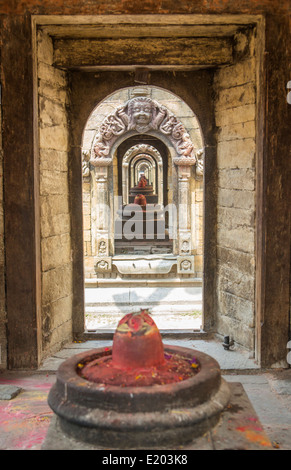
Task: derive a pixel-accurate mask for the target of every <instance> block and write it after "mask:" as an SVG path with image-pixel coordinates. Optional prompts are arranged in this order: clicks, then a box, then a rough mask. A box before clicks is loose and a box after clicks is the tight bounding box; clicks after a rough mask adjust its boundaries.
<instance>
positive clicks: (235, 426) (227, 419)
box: [42, 382, 273, 463]
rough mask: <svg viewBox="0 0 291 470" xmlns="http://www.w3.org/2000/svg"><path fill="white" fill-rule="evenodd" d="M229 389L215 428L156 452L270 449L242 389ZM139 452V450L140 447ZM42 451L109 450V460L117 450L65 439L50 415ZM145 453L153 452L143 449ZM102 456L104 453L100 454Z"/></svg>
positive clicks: (237, 385) (233, 385)
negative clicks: (227, 400)
mask: <svg viewBox="0 0 291 470" xmlns="http://www.w3.org/2000/svg"><path fill="white" fill-rule="evenodd" d="M229 386H230V390H231V399H230V402H229V405H228V406H227V408H226V409H225V411H224V412H223V413H222V415H221V418H220V421H219V422H218V424H217V425H216V426H215V427H213V428H209V429H208V431H207V432H206V433H205V434H204V435H203V436H202V437H199V438H196V439H194V440H193V441H192V442H191V443H190V444H187V445H185V446H178V447H177V448H175V447H170V448H167V447H163V448H162V449H161V448H160V447H159V448H157V449H159V450H163V451H165V452H164V453H165V454H167V453H169V452H170V451H173V450H175V451H179V453H180V454H181V453H182V452H183V451H185V452H186V451H192V450H272V449H273V446H272V443H271V442H270V440H269V438H268V437H267V435H266V434H265V431H264V429H263V427H262V425H261V423H260V420H259V418H258V416H257V415H256V412H255V411H254V408H253V407H252V405H251V403H250V401H249V399H248V397H247V395H246V393H245V391H244V388H243V386H242V385H241V384H240V383H238V382H233V383H230V384H229ZM140 449H141V450H143V447H142V446H141V447H140ZM42 450H99V451H101V450H102V451H106V455H108V457H109V452H110V451H113V454H110V456H111V458H113V457H114V455H119V450H118V449H114V448H112V449H108V448H106V449H104V448H102V447H98V446H95V445H89V444H85V443H82V442H79V441H76V440H75V439H72V438H69V437H67V436H66V435H65V434H64V433H63V431H62V430H61V429H60V425H59V421H58V418H57V417H56V416H53V418H52V420H51V423H50V426H49V429H48V432H47V435H46V438H45V440H44V442H43V445H42ZM123 450H125V449H123ZM135 450H137V449H129V450H128V455H134V452H135ZM148 450H156V449H155V448H152V449H148V448H147V451H148ZM102 455H105V454H104V453H103V452H102V453H101V456H102ZM142 455H144V454H142ZM141 458H143V457H141ZM140 463H141V462H140ZM143 463H146V462H143Z"/></svg>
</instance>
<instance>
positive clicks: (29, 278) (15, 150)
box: [1, 16, 42, 369]
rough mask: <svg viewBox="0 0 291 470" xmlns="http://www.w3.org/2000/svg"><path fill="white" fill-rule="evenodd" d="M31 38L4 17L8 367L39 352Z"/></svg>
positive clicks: (35, 359)
mask: <svg viewBox="0 0 291 470" xmlns="http://www.w3.org/2000/svg"><path fill="white" fill-rule="evenodd" d="M31 37H32V34H31V25H30V21H28V19H26V20H23V19H22V18H21V17H20V18H19V17H17V16H15V17H12V18H9V19H7V21H5V27H3V29H2V39H3V41H4V42H5V44H9V47H6V48H5V51H4V50H2V51H1V62H2V63H1V66H2V80H3V82H2V83H3V89H2V97H3V100H2V110H3V153H4V200H5V206H4V217H5V255H6V258H5V260H6V308H7V333H8V335H7V337H8V368H10V369H33V368H37V367H38V366H39V363H40V360H41V354H42V341H41V334H42V332H41V308H40V304H41V278H40V241H39V235H40V226H39V216H38V207H39V203H38V194H39V191H38V181H37V179H38V171H37V169H38V166H37V165H38V159H35V157H36V155H35V154H34V130H33V64H32V54H31V50H32V39H31ZM16 62H17V73H16V72H15V63H16ZM24 116H25V119H24V118H23V117H24Z"/></svg>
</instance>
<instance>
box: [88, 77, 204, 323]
mask: <svg viewBox="0 0 291 470" xmlns="http://www.w3.org/2000/svg"><path fill="white" fill-rule="evenodd" d="M132 103H134V104H135V107H140V106H142V105H143V104H145V105H146V106H149V108H150V107H152V109H153V110H154V111H153V112H154V113H155V114H154V116H155V118H156V119H158V118H157V116H158V117H159V114H160V115H161V116H160V122H159V124H153V120H152V121H149V122H148V123H147V124H146V125H144V124H140V125H139V127H138V126H135V125H130V124H129V125H128V128H126V130H124V129H123V128H122V126H123V125H124V124H123V123H126V124H127V121H126V119H125V118H124V119H123V121H120V116H122V113H124V110H125V112H126V110H127V109H130V106H132ZM126 118H127V116H126ZM142 119H144V118H143V116H142ZM141 122H142V123H143V121H141ZM203 145H204V144H203V136H202V133H201V128H200V124H199V122H198V119H197V117H196V116H195V115H194V113H193V111H192V110H191V109H190V108H189V106H188V105H187V104H186V103H185V102H184V101H183V100H181V99H180V98H179V97H178V96H176V95H174V94H173V93H171V92H169V91H167V90H165V89H162V88H159V87H153V86H146V87H129V88H125V89H122V90H117V91H116V92H115V93H113V94H111V95H110V96H108V97H107V98H105V100H103V101H102V102H101V103H99V104H98V105H97V106H96V107H95V108H94V110H93V111H92V113H91V114H90V116H89V119H88V121H87V123H86V126H85V129H84V133H83V142H82V156H83V167H82V168H83V226H84V267H85V324H86V329H87V330H89V331H104V330H108V329H109V330H110V329H114V328H115V327H116V325H117V322H118V320H119V319H120V318H121V316H122V315H124V314H126V313H130V312H131V311H137V310H139V309H141V308H149V309H150V311H151V313H152V315H153V316H154V318H155V320H156V322H157V324H158V326H159V327H160V328H161V329H166V330H169V329H170V330H172V329H174V330H186V329H187V330H188V329H189V330H191V331H193V330H198V331H200V329H201V326H202V323H203V319H202V316H203V314H202V278H203V267H202V266H203V262H202V260H203V156H204V147H203ZM141 178H144V179H145V181H146V183H145V187H141V183H140V179H141ZM140 193H142V194H143V196H142V197H143V203H142V204H141V203H139V199H140V197H141V194H140ZM141 217H142V221H141ZM128 226H129V228H127V227H128Z"/></svg>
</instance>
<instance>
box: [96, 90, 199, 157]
mask: <svg viewBox="0 0 291 470" xmlns="http://www.w3.org/2000/svg"><path fill="white" fill-rule="evenodd" d="M130 131H136V132H138V133H143V134H145V133H148V132H150V131H158V132H160V133H161V134H163V135H164V136H165V137H167V138H168V139H169V141H170V142H171V144H172V145H173V147H174V148H175V150H176V156H175V158H174V163H175V164H177V165H183V166H190V165H196V164H197V162H198V159H197V156H196V151H195V149H194V145H193V143H192V142H191V139H190V136H189V134H188V132H187V131H186V129H185V127H184V126H183V124H182V122H181V121H180V120H179V119H177V117H176V116H175V115H174V114H173V113H171V112H170V111H169V110H168V109H167V108H166V107H165V106H163V105H161V104H160V103H158V102H157V101H155V100H152V99H151V98H149V97H145V96H141V97H135V98H132V99H130V100H128V101H127V102H126V103H125V104H124V105H123V106H120V107H118V108H117V109H116V111H115V112H114V113H112V114H110V115H108V116H107V117H106V118H105V119H104V120H103V122H102V124H101V125H100V128H99V129H98V131H97V134H96V135H95V138H94V140H93V145H92V149H91V156H90V163H91V164H92V165H93V166H106V165H110V164H111V163H112V155H111V148H112V146H113V144H114V143H115V142H116V140H117V139H118V138H119V137H120V136H122V135H124V134H126V133H127V132H130Z"/></svg>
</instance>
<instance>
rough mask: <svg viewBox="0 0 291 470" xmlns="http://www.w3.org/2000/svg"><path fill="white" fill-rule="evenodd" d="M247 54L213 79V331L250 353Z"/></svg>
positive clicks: (251, 126) (252, 92) (251, 155)
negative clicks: (214, 208) (215, 234)
mask: <svg viewBox="0 0 291 470" xmlns="http://www.w3.org/2000/svg"><path fill="white" fill-rule="evenodd" d="M255 70H256V69H255V57H254V52H253V51H251V53H250V55H248V56H247V57H246V58H245V59H244V60H242V61H240V62H238V63H237V64H236V65H233V66H229V67H225V68H222V69H220V70H219V71H218V72H217V73H216V75H215V83H214V86H215V90H216V94H217V99H216V105H215V113H216V125H217V127H218V135H217V140H218V143H217V175H218V190H217V331H218V333H220V334H222V335H229V334H230V335H231V336H232V337H233V338H234V339H235V341H236V342H238V343H240V344H242V345H243V346H245V347H247V348H248V349H250V350H253V349H254V334H255V314H254V310H255V149H256V142H255V137H256V135H255V132H256V121H255V119H256V89H255V85H256V74H255Z"/></svg>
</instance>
